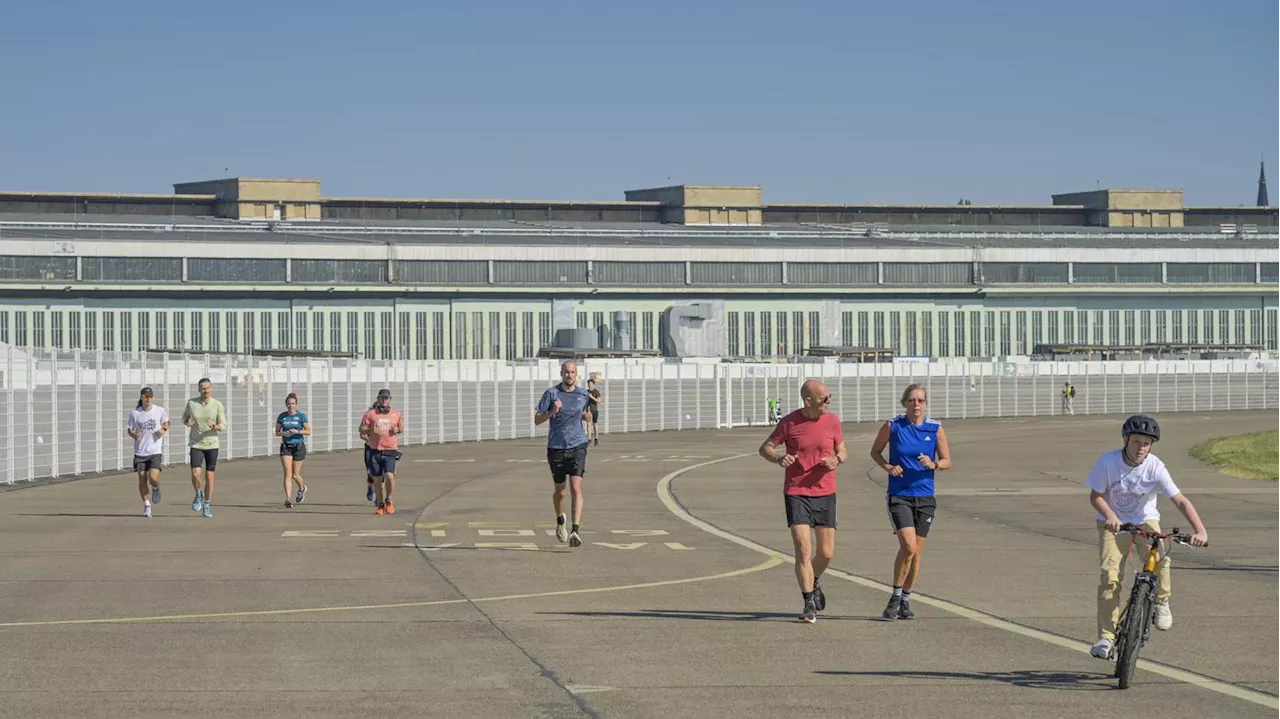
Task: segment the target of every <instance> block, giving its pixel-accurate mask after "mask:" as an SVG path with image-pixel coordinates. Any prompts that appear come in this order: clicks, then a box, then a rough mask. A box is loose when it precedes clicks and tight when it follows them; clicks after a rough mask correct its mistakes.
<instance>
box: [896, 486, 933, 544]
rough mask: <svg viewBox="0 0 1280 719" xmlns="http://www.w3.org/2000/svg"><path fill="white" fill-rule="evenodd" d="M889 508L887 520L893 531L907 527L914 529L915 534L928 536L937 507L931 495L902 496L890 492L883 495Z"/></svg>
mask: <svg viewBox="0 0 1280 719" xmlns="http://www.w3.org/2000/svg"><path fill="white" fill-rule="evenodd" d="M885 504H886V505H887V506H888V509H889V522H890V523H892V524H893V533H894V534H897V533H898V530H901V529H906V528H908V527H910V528H912V529H914V530H916V536H919V537H927V536H929V527H931V526H933V515H934V512H936V511H937V509H938V500H937V499H936V498H935V497H934V496H933V495H927V496H923V497H902V496H899V495H896V494H890V495H888V496H886V497H885Z"/></svg>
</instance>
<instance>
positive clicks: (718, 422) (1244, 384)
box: [0, 345, 1278, 483]
mask: <svg viewBox="0 0 1280 719" xmlns="http://www.w3.org/2000/svg"><path fill="white" fill-rule="evenodd" d="M1276 373H1277V362H1276V360H1274V359H1249V360H1177V361H1158V360H1148V361H1123V362H1024V363H1005V362H967V361H963V360H956V361H935V362H928V363H922V362H899V363H884V364H852V363H837V362H826V363H820V362H813V363H809V362H805V363H801V364H727V363H720V362H717V361H713V360H712V361H708V360H684V361H664V360H660V359H656V360H655V359H644V360H590V361H585V362H582V363H580V379H581V381H582V382H584V383H585V380H586V378H587V377H588V376H594V377H596V378H597V387H598V388H599V389H600V390H601V392H603V395H604V404H603V405H602V407H601V413H600V428H601V432H602V433H605V434H610V433H619V432H652V431H663V430H681V429H709V428H732V427H741V426H752V425H764V424H765V423H766V420H767V416H768V414H767V404H766V402H767V399H768V398H769V397H777V398H780V399H781V401H782V407H783V408H784V410H785V409H790V408H794V407H796V406H798V389H799V385H800V382H801V381H802V380H803V379H805V378H808V377H817V378H820V379H823V380H825V382H826V383H827V385H828V386H829V387H830V388H831V390H832V393H833V397H832V409H833V410H834V411H835V412H836V413H837V414H839V416H840V417H841V418H842V419H843V420H844V421H846V422H865V421H871V420H883V419H887V418H888V417H891V416H892V415H893V414H895V413H896V412H897V411H898V409H899V407H898V404H897V400H898V397H899V396H900V394H901V392H902V389H903V388H904V387H905V386H906V385H907V384H910V383H912V382H920V383H923V384H925V385H926V386H927V387H928V388H929V398H930V402H929V405H930V406H929V414H930V415H931V416H933V417H937V418H940V419H947V418H968V417H1025V416H1045V415H1059V414H1063V413H1064V412H1065V411H1066V407H1065V406H1064V404H1063V402H1062V400H1061V389H1062V386H1063V383H1064V382H1065V381H1068V380H1069V381H1070V382H1071V383H1072V384H1073V385H1074V386H1075V389H1076V397H1075V400H1074V403H1073V405H1074V406H1073V410H1074V413H1075V414H1116V415H1118V414H1126V413H1131V412H1148V413H1154V414H1159V413H1166V412H1187V411H1200V412H1208V411H1221V410H1244V409H1276V408H1277V405H1278V402H1277V385H1276V382H1277V377H1276ZM203 377H208V378H209V379H211V380H212V381H213V384H214V396H215V397H217V398H219V399H220V400H221V401H222V403H223V404H224V405H225V406H226V409H227V415H228V418H229V420H228V428H227V431H226V432H225V434H224V435H223V436H222V452H221V457H222V458H226V459H242V458H246V457H264V456H268V455H272V454H275V453H276V450H277V447H278V446H279V439H278V438H276V437H275V435H274V429H275V428H274V421H275V417H276V415H277V414H278V413H279V412H280V411H281V410H283V405H284V398H285V395H287V394H288V393H289V392H296V393H297V394H298V397H299V405H300V408H301V409H302V411H304V412H306V413H307V415H308V416H309V418H310V420H311V425H312V436H311V437H310V440H309V442H308V444H309V449H310V450H311V451H312V452H317V451H332V450H347V449H355V448H358V447H359V446H360V445H361V440H360V438H359V435H358V432H357V424H358V422H359V419H360V416H361V415H362V414H363V412H364V411H365V410H366V409H367V408H368V407H369V405H370V404H371V403H372V402H373V400H374V397H375V396H376V395H377V392H378V390H379V389H381V388H384V387H386V388H389V389H390V390H391V392H392V395H393V397H394V403H395V406H396V407H398V408H399V409H400V410H401V411H402V412H404V415H405V431H406V435H405V440H406V444H409V445H415V444H442V443H446V442H474V441H480V440H493V439H512V438H527V437H535V436H540V435H545V434H546V429H547V428H546V425H543V426H542V427H535V426H534V425H533V412H534V405H535V404H536V402H537V400H538V398H539V396H540V395H541V393H542V392H543V390H545V389H546V388H547V387H549V386H551V385H552V384H554V383H556V382H558V381H559V375H558V367H557V364H556V363H555V362H553V361H539V362H529V363H506V362H501V361H485V360H472V361H467V360H460V361H424V360H387V361H379V360H374V361H366V360H348V359H334V358H324V359H308V358H290V359H284V358H265V357H249V356H240V355H212V356H209V355H176V354H155V353H128V354H125V353H119V352H93V351H79V350H77V351H64V352H60V353H59V352H53V353H51V352H48V351H42V350H31V349H25V348H15V347H9V346H6V345H0V483H13V482H23V481H29V480H33V479H40V478H45V477H65V476H73V475H80V474H92V473H99V472H117V471H125V470H127V469H128V468H129V467H130V465H131V462H132V454H133V451H132V440H130V439H129V437H128V436H127V435H126V434H125V422H126V419H127V416H128V413H129V411H130V410H131V409H132V408H133V407H134V406H135V404H136V402H137V399H138V391H139V389H141V388H142V387H143V386H150V387H152V388H154V390H155V400H156V403H157V404H159V405H161V406H163V407H165V408H166V409H167V410H168V411H169V414H170V417H171V419H172V421H173V427H174V429H173V433H172V434H171V435H170V437H169V440H168V441H167V442H166V447H165V461H166V463H167V464H184V463H186V461H187V458H186V443H185V435H186V428H185V427H182V425H181V421H180V418H181V414H182V408H183V406H184V403H185V401H186V400H187V399H188V398H189V397H193V396H195V394H196V383H197V381H198V380H200V379H201V378H203Z"/></svg>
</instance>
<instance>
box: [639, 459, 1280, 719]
mask: <svg viewBox="0 0 1280 719" xmlns="http://www.w3.org/2000/svg"><path fill="white" fill-rule="evenodd" d="M755 456H756V453H755V452H750V453H745V454H737V455H733V456H729V457H722V458H720V459H713V460H711V461H709V462H699V463H698V464H691V465H689V466H688V467H681V468H680V469H677V470H676V471H674V472H671V473H670V474H668V475H667V476H665V477H663V478H662V479H660V480H658V487H657V490H658V499H660V500H661V501H662V503H663V504H664V505H666V507H667V509H668V510H670V511H671V513H672V514H674V515H676V516H677V517H679V518H680V519H682V520H684V521H685V522H688V523H689V524H692V525H693V526H695V527H697V528H698V529H701V530H702V531H704V532H706V533H708V534H713V535H715V536H717V537H720V538H721V539H725V540H728V541H730V542H733V543H734V544H737V545H740V546H743V547H746V548H747V549H750V550H752V551H754V552H759V553H760V554H763V555H765V556H768V557H773V558H774V559H777V560H780V561H784V562H794V561H795V557H794V556H792V555H790V554H786V553H784V552H779V551H777V550H776V549H773V548H771V547H766V546H764V545H763V544H757V543H756V542H753V541H751V540H750V539H747V538H746V537H740V536H738V535H736V534H731V533H729V532H726V531H724V530H723V529H720V528H719V527H716V526H713V525H711V524H708V523H707V522H704V521H703V520H701V519H698V518H697V517H695V516H693V515H692V514H690V513H689V512H688V511H686V510H685V509H684V507H681V506H680V503H679V502H677V501H676V498H675V495H674V494H672V492H671V482H672V481H673V480H675V479H676V478H677V477H679V476H680V475H682V474H685V473H687V472H692V471H693V470H695V469H701V468H702V467H707V466H710V465H713V464H720V463H721V462H728V461H729V460H733V459H741V458H743V457H755ZM823 576H830V577H839V578H840V579H844V580H847V581H850V582H853V583H854V584H858V585H860V586H863V587H866V588H868V589H876V590H879V591H882V592H892V591H893V587H891V586H889V585H887V584H881V583H880V582H877V581H874V580H871V579H867V578H866V577H859V576H857V575H856V574H849V573H847V572H841V571H839V570H837V569H830V568H828V569H827V571H826V572H825V573H824V574H823ZM912 601H914V602H917V603H918V604H924V605H928V606H931V607H937V608H938V609H941V610H943V611H947V612H951V613H952V614H955V615H957V616H960V617H964V618H965V619H971V620H973V621H975V622H978V623H979V624H984V625H986V626H989V627H993V628H995V629H1003V630H1004V631H1006V632H1011V633H1013V634H1019V635H1022V636H1024V637H1031V638H1032V639H1039V640H1040V641H1042V642H1045V643H1047V644H1053V645H1054V646H1059V647H1062V648H1064V649H1070V650H1072V651H1076V652H1082V653H1085V654H1087V653H1088V652H1089V649H1090V646H1089V645H1088V644H1085V643H1083V642H1079V641H1076V640H1074V639H1067V638H1066V637H1060V636H1058V635H1056V634H1050V633H1049V632H1044V631H1041V630H1039V629H1032V628H1031V627H1025V626H1022V625H1021V624H1015V623H1013V622H1010V621H1008V620H1005V619H1001V618H999V617H996V616H994V615H991V614H987V613H985V612H979V611H977V610H974V609H969V608H968V607H962V606H960V605H959V604H954V603H952V602H948V601H947V600H945V599H939V598H936V597H929V596H924V595H921V594H915V595H914V596H913V597H912ZM1138 667H1139V668H1141V669H1144V670H1146V671H1149V672H1151V673H1153V674H1159V675H1161V676H1164V677H1168V678H1169V679H1174V680H1176V681H1180V682H1185V683H1187V684H1191V685H1194V686H1198V687H1201V688H1203V689H1208V690H1210V691H1215V692H1218V693H1219V694H1225V695H1227V696H1230V697H1235V698H1236V699H1243V700H1245V701H1247V702H1252V703H1254V704H1257V705H1259V706H1264V707H1268V708H1270V709H1280V697H1274V696H1271V695H1270V694H1263V693H1262V692H1256V691H1253V690H1251V689H1245V688H1243V687H1238V686H1235V685H1232V684H1227V683H1225V682H1221V681H1218V680H1217V679H1214V678H1212V677H1206V676H1203V675H1200V674H1195V673H1193V672H1189V671H1186V670H1183V669H1178V668H1177V667H1171V666H1168V665H1166V664H1160V663H1158V662H1153V661H1149V660H1147V659H1139V660H1138Z"/></svg>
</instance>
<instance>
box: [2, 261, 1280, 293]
mask: <svg viewBox="0 0 1280 719" xmlns="http://www.w3.org/2000/svg"><path fill="white" fill-rule="evenodd" d="M1277 268H1278V263H1275V262H1263V263H1253V262H1212V263H1210V262H1184V263H1178V262H1168V263H1160V262H1147V263H1137V262H1134V263H1110V262H1101V263H1100V262H1075V263H1068V262H985V263H976V264H975V263H971V262H934V263H922V262H787V263H782V262H688V263H686V262H586V261H578V260H560V261H513V260H494V261H487V260H440V261H436V260H394V261H390V262H387V261H383V260H288V259H250V258H191V259H185V260H184V259H182V258H167V257H81V258H77V257H27V256H12V255H11V256H0V281H6V280H7V281H51V282H59V281H63V282H76V281H84V282H145V283H152V284H154V283H165V282H173V283H178V282H198V283H205V282H208V283H220V284H235V283H254V284H261V283H282V282H292V283H296V284H323V285H329V284H387V283H389V282H394V283H399V284H425V285H431V284H439V285H485V284H490V283H492V284H499V285H508V284H509V285H521V284H528V285H562V284H594V285H637V286H678V285H685V284H692V285H780V284H787V285H797V286H805V285H820V286H827V285H833V286H835V285H876V284H891V285H902V284H906V285H972V284H1065V283H1068V282H1074V283H1077V284H1161V283H1171V284H1253V283H1256V282H1263V283H1275V282H1277V281H1278V269H1277Z"/></svg>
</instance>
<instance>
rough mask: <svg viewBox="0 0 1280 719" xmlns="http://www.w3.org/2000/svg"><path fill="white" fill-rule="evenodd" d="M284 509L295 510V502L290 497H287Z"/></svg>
mask: <svg viewBox="0 0 1280 719" xmlns="http://www.w3.org/2000/svg"><path fill="white" fill-rule="evenodd" d="M284 508H285V509H293V500H291V499H289V498H288V497H285V498H284Z"/></svg>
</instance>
